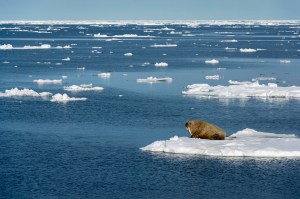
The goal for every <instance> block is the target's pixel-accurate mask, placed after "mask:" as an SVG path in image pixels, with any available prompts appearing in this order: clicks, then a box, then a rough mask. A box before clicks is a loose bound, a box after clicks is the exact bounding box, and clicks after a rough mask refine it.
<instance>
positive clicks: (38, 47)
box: [23, 44, 51, 50]
mask: <svg viewBox="0 0 300 199" xmlns="http://www.w3.org/2000/svg"><path fill="white" fill-rule="evenodd" d="M49 48H51V45H50V44H42V45H40V46H24V47H23V49H29V50H33V49H49Z"/></svg>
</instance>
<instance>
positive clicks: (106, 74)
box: [98, 73, 111, 79]
mask: <svg viewBox="0 0 300 199" xmlns="http://www.w3.org/2000/svg"><path fill="white" fill-rule="evenodd" d="M110 76H111V73H99V74H98V77H101V78H104V79H106V78H110Z"/></svg>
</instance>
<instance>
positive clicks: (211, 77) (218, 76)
mask: <svg viewBox="0 0 300 199" xmlns="http://www.w3.org/2000/svg"><path fill="white" fill-rule="evenodd" d="M220 78H221V77H220V75H207V76H205V79H211V80H219V79H220Z"/></svg>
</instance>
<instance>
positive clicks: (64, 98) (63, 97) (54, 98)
mask: <svg viewBox="0 0 300 199" xmlns="http://www.w3.org/2000/svg"><path fill="white" fill-rule="evenodd" d="M85 100H87V98H85V97H81V98H76V97H69V96H68V95H67V94H65V93H64V94H60V93H57V94H55V95H53V96H52V99H51V100H50V101H51V102H60V103H66V102H69V101H85Z"/></svg>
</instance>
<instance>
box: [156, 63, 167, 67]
mask: <svg viewBox="0 0 300 199" xmlns="http://www.w3.org/2000/svg"><path fill="white" fill-rule="evenodd" d="M168 65H169V64H168V63H166V62H159V63H158V62H156V63H155V64H154V66H156V67H167V66H168Z"/></svg>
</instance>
